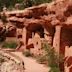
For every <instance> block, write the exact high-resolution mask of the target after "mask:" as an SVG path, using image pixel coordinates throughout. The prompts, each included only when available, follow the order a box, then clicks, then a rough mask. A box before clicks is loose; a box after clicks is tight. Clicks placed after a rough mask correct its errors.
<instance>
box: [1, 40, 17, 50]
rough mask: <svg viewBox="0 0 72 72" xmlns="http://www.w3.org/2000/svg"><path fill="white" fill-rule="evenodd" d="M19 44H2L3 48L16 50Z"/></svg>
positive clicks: (12, 42) (13, 42) (10, 42)
mask: <svg viewBox="0 0 72 72" xmlns="http://www.w3.org/2000/svg"><path fill="white" fill-rule="evenodd" d="M17 45H18V44H17V43H16V42H15V41H9V42H4V43H3V44H2V48H12V49H15V48H16V47H17Z"/></svg>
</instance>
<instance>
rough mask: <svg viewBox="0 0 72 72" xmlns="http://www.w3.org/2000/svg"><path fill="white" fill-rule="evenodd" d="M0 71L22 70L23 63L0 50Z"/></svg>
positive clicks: (18, 71)
mask: <svg viewBox="0 0 72 72" xmlns="http://www.w3.org/2000/svg"><path fill="white" fill-rule="evenodd" d="M0 72H24V65H22V62H21V61H18V60H15V59H14V58H12V57H9V56H8V54H6V53H2V52H0Z"/></svg>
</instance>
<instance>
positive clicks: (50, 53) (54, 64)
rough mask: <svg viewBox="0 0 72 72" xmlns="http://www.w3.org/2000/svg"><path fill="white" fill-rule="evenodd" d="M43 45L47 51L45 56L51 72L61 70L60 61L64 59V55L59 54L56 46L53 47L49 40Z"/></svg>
mask: <svg viewBox="0 0 72 72" xmlns="http://www.w3.org/2000/svg"><path fill="white" fill-rule="evenodd" d="M42 47H43V49H44V50H45V52H46V54H45V57H46V58H47V61H48V66H49V67H51V70H50V72H60V68H59V63H60V61H62V60H63V57H62V58H61V56H59V55H57V53H56V52H55V50H54V48H52V47H51V46H50V45H49V44H48V43H47V42H44V43H43V44H42ZM60 58H61V59H60ZM59 59H60V60H59Z"/></svg>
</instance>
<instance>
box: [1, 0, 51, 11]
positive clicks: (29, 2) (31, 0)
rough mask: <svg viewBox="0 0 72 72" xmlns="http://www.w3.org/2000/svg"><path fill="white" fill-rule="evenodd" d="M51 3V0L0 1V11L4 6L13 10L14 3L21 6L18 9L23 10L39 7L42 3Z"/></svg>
mask: <svg viewBox="0 0 72 72" xmlns="http://www.w3.org/2000/svg"><path fill="white" fill-rule="evenodd" d="M51 1H52V0H0V11H2V9H3V7H4V6H6V7H7V8H9V9H11V8H14V6H15V4H16V3H19V4H20V5H21V6H20V9H24V8H26V7H31V6H33V5H39V4H42V3H48V2H51Z"/></svg>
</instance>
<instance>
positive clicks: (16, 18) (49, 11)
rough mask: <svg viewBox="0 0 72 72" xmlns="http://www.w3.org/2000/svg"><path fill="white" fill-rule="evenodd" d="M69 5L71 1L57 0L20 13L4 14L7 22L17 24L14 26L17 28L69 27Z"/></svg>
mask: <svg viewBox="0 0 72 72" xmlns="http://www.w3.org/2000/svg"><path fill="white" fill-rule="evenodd" d="M71 3H72V1H71V0H60V1H58V0H57V1H54V2H52V3H46V4H41V5H39V6H34V7H30V8H26V9H25V10H21V11H19V10H18V11H11V12H9V11H7V12H6V13H5V14H6V16H7V17H8V18H7V20H8V21H11V22H18V23H19V24H16V25H17V26H18V25H19V26H21V25H23V26H29V25H30V24H42V25H52V26H55V25H57V24H60V25H71V23H70V20H71V15H72V11H71V10H72V4H71ZM19 26H18V27H19Z"/></svg>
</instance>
